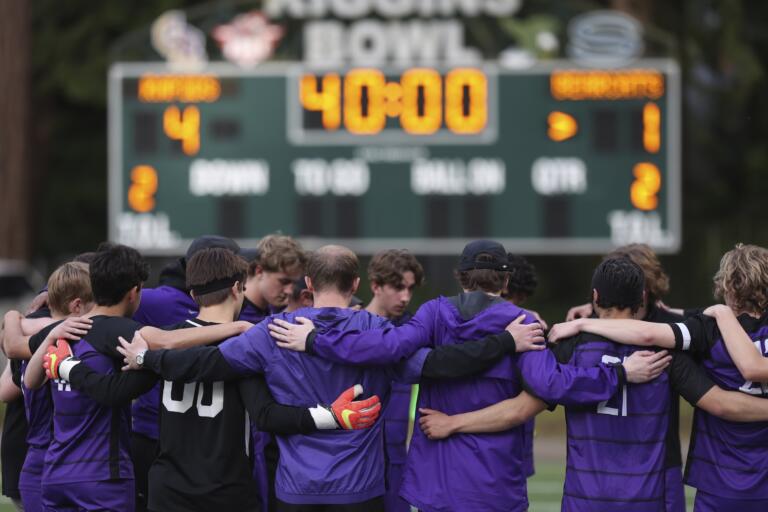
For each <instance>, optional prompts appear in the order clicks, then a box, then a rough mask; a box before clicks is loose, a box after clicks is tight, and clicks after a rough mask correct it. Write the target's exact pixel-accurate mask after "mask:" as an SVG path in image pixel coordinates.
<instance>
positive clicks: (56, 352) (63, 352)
mask: <svg viewBox="0 0 768 512" xmlns="http://www.w3.org/2000/svg"><path fill="white" fill-rule="evenodd" d="M72 357H73V356H72V349H71V348H70V347H69V343H67V341H66V340H64V339H63V338H59V339H58V340H56V345H51V346H49V347H48V352H47V353H46V354H45V356H43V359H44V360H43V368H45V376H46V377H48V378H49V379H52V380H53V379H59V378H61V375H60V374H59V369H60V368H61V363H63V362H64V361H67V360H69V359H72Z"/></svg>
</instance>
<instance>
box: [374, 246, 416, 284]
mask: <svg viewBox="0 0 768 512" xmlns="http://www.w3.org/2000/svg"><path fill="white" fill-rule="evenodd" d="M406 272H413V278H414V281H415V284H416V286H421V285H422V283H424V268H423V267H422V266H421V263H419V260H417V259H416V256H414V255H413V254H411V253H409V252H408V251H406V250H403V249H390V250H388V251H382V252H379V253H377V254H375V255H374V256H373V258H371V262H370V263H369V264H368V280H369V281H371V282H372V283H376V284H377V285H379V286H383V285H385V284H388V285H390V286H392V287H394V288H398V287H399V286H400V284H401V283H402V282H403V274H404V273H406Z"/></svg>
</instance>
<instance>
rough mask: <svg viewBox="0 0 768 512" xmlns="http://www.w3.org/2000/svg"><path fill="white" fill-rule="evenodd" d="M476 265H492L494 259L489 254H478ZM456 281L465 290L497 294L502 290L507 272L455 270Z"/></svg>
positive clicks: (507, 276) (505, 282) (507, 275)
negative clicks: (484, 263) (485, 263)
mask: <svg viewBox="0 0 768 512" xmlns="http://www.w3.org/2000/svg"><path fill="white" fill-rule="evenodd" d="M475 261H476V262H478V263H483V262H487V263H492V262H494V261H495V258H494V257H493V256H492V255H490V254H485V253H480V254H478V255H477V257H476V258H475ZM455 275H456V279H458V281H459V284H460V285H461V287H462V288H463V289H465V290H469V291H479V290H482V291H484V292H488V293H498V292H500V291H503V290H504V286H505V285H506V284H507V279H508V278H509V272H506V271H502V270H491V269H485V268H484V269H473V270H457V271H456V273H455Z"/></svg>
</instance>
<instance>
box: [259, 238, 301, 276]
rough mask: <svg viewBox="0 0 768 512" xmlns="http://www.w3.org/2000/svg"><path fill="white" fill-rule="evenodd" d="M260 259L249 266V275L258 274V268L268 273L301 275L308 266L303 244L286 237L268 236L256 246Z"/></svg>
mask: <svg viewBox="0 0 768 512" xmlns="http://www.w3.org/2000/svg"><path fill="white" fill-rule="evenodd" d="M256 251H257V252H258V254H259V255H258V257H257V258H255V259H254V260H252V261H251V262H250V264H249V265H248V275H249V276H252V275H253V274H255V273H256V267H261V268H262V269H263V270H266V271H267V272H285V273H286V274H293V273H299V272H301V271H303V270H304V266H305V265H306V264H307V255H306V253H305V252H304V249H302V247H301V244H299V242H297V241H296V240H294V239H293V238H291V237H289V236H285V235H279V234H274V235H267V236H265V237H264V238H262V239H261V240H260V241H259V243H258V245H257V246H256Z"/></svg>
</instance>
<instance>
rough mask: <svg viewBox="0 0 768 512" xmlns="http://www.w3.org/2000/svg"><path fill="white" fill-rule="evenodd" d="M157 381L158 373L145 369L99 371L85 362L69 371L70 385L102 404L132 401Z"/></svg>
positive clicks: (110, 404)
mask: <svg viewBox="0 0 768 512" xmlns="http://www.w3.org/2000/svg"><path fill="white" fill-rule="evenodd" d="M156 383H157V375H155V374H153V373H152V372H148V371H145V370H142V371H138V372H134V371H131V372H120V373H111V374H106V373H99V372H97V371H95V370H93V369H91V367H90V366H88V365H87V364H85V363H82V362H81V363H79V364H78V365H76V366H75V367H74V368H72V370H71V371H70V372H69V385H70V386H72V388H73V389H76V390H78V391H81V392H83V393H85V394H86V395H88V396H89V397H91V398H92V399H93V400H95V401H96V402H98V403H100V404H101V405H106V406H108V407H117V406H121V405H126V404H129V403H131V400H133V399H134V398H138V397H140V396H141V395H143V394H144V393H146V392H148V391H149V390H150V389H152V387H153V386H154V385H155V384H156Z"/></svg>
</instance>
